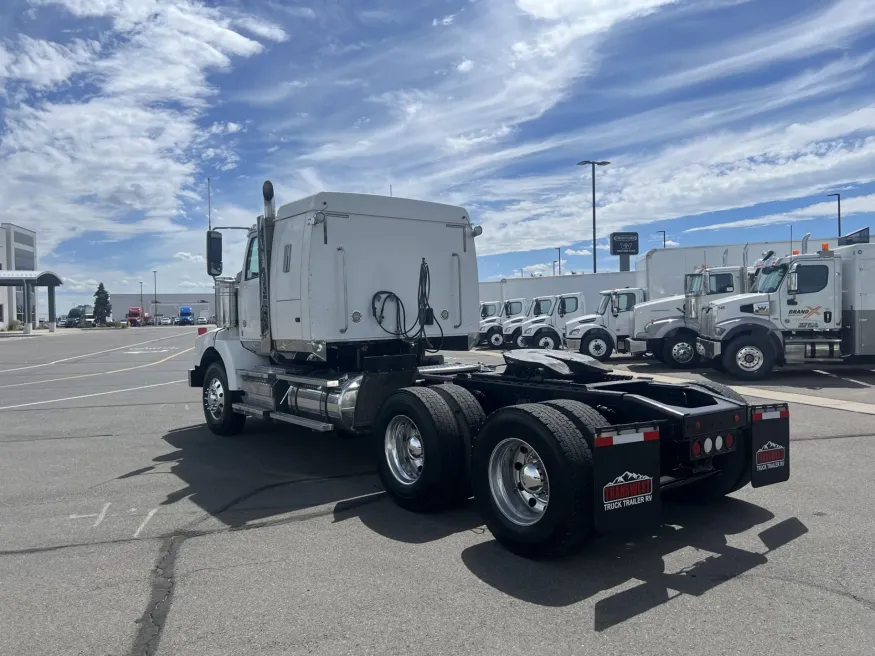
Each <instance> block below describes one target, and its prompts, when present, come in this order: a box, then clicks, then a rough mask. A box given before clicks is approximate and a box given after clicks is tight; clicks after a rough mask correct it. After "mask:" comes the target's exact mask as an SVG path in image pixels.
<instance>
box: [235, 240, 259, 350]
mask: <svg viewBox="0 0 875 656" xmlns="http://www.w3.org/2000/svg"><path fill="white" fill-rule="evenodd" d="M258 275H259V272H258V237H257V236H253V237H251V238H250V239H249V242H248V243H247V244H246V256H245V258H244V260H243V273H242V275H241V277H240V283H239V285H238V286H237V315H238V320H239V326H240V341H241V342H251V341H259V340H260V339H261V320H260V318H259V315H260V309H261V303H260V298H259V289H258Z"/></svg>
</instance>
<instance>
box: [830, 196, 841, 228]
mask: <svg viewBox="0 0 875 656" xmlns="http://www.w3.org/2000/svg"><path fill="white" fill-rule="evenodd" d="M827 195H828V196H835V197H836V199H838V201H839V237H841V236H842V195H841V194H827Z"/></svg>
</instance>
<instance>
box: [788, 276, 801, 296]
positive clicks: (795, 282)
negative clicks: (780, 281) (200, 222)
mask: <svg viewBox="0 0 875 656" xmlns="http://www.w3.org/2000/svg"><path fill="white" fill-rule="evenodd" d="M798 276H799V274H797V273H796V272H795V271H791V272H790V274H789V276H788V277H787V293H788V294H789V295H790V296H796V294H797V293H798V291H799V278H798Z"/></svg>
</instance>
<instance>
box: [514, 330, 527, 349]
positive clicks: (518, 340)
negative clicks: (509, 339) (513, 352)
mask: <svg viewBox="0 0 875 656" xmlns="http://www.w3.org/2000/svg"><path fill="white" fill-rule="evenodd" d="M513 345H514V346H515V347H516V348H518V349H524V348H527V347H526V338H525V337H523V331H522V330H515V331H514V333H513Z"/></svg>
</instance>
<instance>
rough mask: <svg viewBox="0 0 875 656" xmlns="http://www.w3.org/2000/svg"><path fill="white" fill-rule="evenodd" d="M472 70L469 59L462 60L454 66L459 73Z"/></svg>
mask: <svg viewBox="0 0 875 656" xmlns="http://www.w3.org/2000/svg"><path fill="white" fill-rule="evenodd" d="M473 68H474V62H472V61H471V60H470V59H463V60H462V61H461V62H460V63H459V65H458V66H456V70H457V71H459V72H460V73H467V72H469V71H471V70H473Z"/></svg>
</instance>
